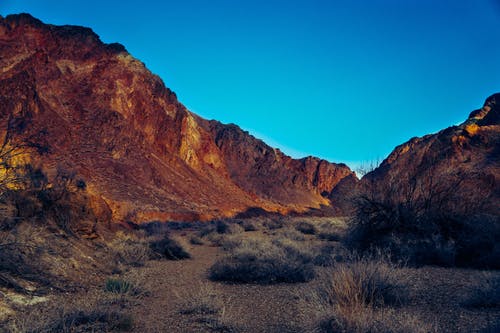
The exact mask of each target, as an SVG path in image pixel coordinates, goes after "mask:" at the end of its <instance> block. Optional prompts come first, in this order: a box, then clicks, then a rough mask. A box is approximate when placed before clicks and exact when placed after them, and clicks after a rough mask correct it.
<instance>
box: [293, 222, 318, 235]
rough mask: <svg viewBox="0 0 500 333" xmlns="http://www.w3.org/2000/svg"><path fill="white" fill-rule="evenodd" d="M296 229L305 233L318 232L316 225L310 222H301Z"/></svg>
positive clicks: (312, 233)
mask: <svg viewBox="0 0 500 333" xmlns="http://www.w3.org/2000/svg"><path fill="white" fill-rule="evenodd" d="M295 229H296V230H298V231H300V232H301V233H303V234H305V235H314V234H315V233H316V227H315V226H314V225H313V224H312V223H309V222H299V223H298V224H297V225H296V226H295Z"/></svg>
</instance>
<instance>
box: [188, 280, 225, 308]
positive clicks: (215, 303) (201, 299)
mask: <svg viewBox="0 0 500 333" xmlns="http://www.w3.org/2000/svg"><path fill="white" fill-rule="evenodd" d="M222 308H223V303H222V301H221V300H220V298H218V296H217V292H216V290H215V289H214V287H212V286H211V285H210V284H208V283H204V284H201V285H200V286H199V287H197V288H194V290H192V291H191V292H189V293H188V294H187V295H183V296H182V303H181V305H180V310H179V312H180V313H181V314H202V315H207V314H218V313H219V312H220V311H221V310H222Z"/></svg>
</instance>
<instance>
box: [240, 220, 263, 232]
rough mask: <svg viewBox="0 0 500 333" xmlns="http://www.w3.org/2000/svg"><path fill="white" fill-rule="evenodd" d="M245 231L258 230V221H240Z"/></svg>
mask: <svg viewBox="0 0 500 333" xmlns="http://www.w3.org/2000/svg"><path fill="white" fill-rule="evenodd" d="M240 225H241V227H242V228H243V230H244V231H245V232H249V231H257V230H259V226H258V222H257V221H254V220H250V219H246V220H242V221H241V223H240Z"/></svg>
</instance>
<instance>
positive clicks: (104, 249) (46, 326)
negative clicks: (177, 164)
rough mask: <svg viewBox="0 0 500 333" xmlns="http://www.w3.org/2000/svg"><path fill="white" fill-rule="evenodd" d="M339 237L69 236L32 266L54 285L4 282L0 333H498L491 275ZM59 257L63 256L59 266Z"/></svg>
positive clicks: (320, 233)
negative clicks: (413, 260) (363, 251)
mask: <svg viewBox="0 0 500 333" xmlns="http://www.w3.org/2000/svg"><path fill="white" fill-rule="evenodd" d="M346 228H347V226H346V222H345V219H342V218H319V217H309V218H298V217H297V218H283V217H262V218H254V219H246V220H244V219H242V220H224V221H218V222H214V223H170V224H151V225H148V226H143V228H141V229H140V230H123V231H119V232H118V234H117V235H118V237H115V239H113V240H110V241H107V240H88V241H86V242H88V243H89V245H87V246H88V248H86V249H85V247H82V245H81V241H79V242H72V241H71V239H70V238H71V236H68V237H67V238H66V239H64V241H63V242H61V244H65V246H64V247H66V250H64V247H63V246H61V247H60V248H51V249H47V250H48V251H49V252H51V253H52V257H50V258H52V259H54V258H55V256H57V257H58V258H59V261H56V260H51V261H45V260H46V259H41V261H40V262H39V264H40V265H42V266H43V265H47V266H44V267H46V269H47V271H50V272H57V271H58V269H60V268H61V267H64V269H65V270H66V274H65V275H64V276H65V278H64V280H61V281H56V280H57V279H55V280H54V281H51V280H50V279H51V278H50V276H51V275H50V274H47V275H46V276H47V279H48V280H46V281H43V280H41V279H38V280H37V279H32V278H31V277H30V276H25V277H24V279H19V278H12V279H13V280H14V281H12V280H11V282H12V284H11V285H10V286H9V285H8V284H6V283H2V286H3V287H2V289H1V292H0V296H1V298H0V306H1V307H2V311H1V313H2V324H1V326H0V327H1V328H2V331H3V332H101V331H129V332H498V331H499V329H500V326H499V323H500V297H499V290H500V289H499V284H498V282H499V281H500V272H499V271H495V270H478V269H465V268H446V267H438V266H422V267H412V266H410V265H408V264H406V263H404V262H397V263H394V261H390V260H388V254H384V253H378V254H376V255H371V256H369V257H366V256H360V255H357V254H354V253H352V251H350V250H348V249H346V248H345V247H344V245H343V242H342V241H343V237H345V233H346ZM24 232H31V233H32V234H37V233H38V235H43V232H44V231H43V230H39V231H35V230H33V229H29V230H27V231H26V230H25V231H24ZM116 238H118V239H116ZM165 239H168V241H167V242H165V241H163V242H162V240H165ZM40 241H41V240H40ZM31 242H32V243H31V244H32V245H33V242H37V240H36V237H33V238H32V240H31ZM55 243H56V242H53V244H55ZM3 244H7V243H6V242H4V243H3ZM96 244H98V245H96ZM152 244H153V245H152ZM33 246H34V245H33ZM91 249H92V250H93V251H95V253H94V255H93V258H92V260H91V262H90V263H89V262H85V260H82V262H77V260H78V259H77V258H79V256H75V255H74V253H75V251H76V252H78V253H81V256H80V257H82V258H83V257H85V256H87V254H90V253H89V251H90V250H91ZM58 251H60V253H56V252H58ZM21 252H22V251H21ZM63 252H66V253H73V255H72V256H69V255H68V256H67V258H64V257H63V256H62V253H63ZM19 255H20V256H22V255H23V253H20V254H19ZM75 258H76V259H75ZM87 259H89V258H87ZM67 261H72V263H71V265H73V272H71V266H65V265H66V264H67V263H66V262H67ZM51 265H53V266H57V265H61V267H59V268H58V267H51ZM17 276H20V275H17ZM59 276H61V275H59ZM16 281H17V284H18V286H17V288H14V287H13V285H14V284H15V283H16ZM3 282H5V281H3ZM61 286H62V287H61Z"/></svg>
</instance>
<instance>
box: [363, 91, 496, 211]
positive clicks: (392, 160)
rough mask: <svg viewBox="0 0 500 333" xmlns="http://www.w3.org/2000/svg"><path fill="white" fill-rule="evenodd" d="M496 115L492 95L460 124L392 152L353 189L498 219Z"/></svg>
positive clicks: (405, 144) (414, 140) (415, 139)
mask: <svg viewBox="0 0 500 333" xmlns="http://www.w3.org/2000/svg"><path fill="white" fill-rule="evenodd" d="M499 112H500V94H494V95H492V96H490V97H489V98H487V99H486V101H485V103H484V105H483V107H482V108H481V109H479V110H475V111H473V112H472V113H471V114H470V116H469V118H468V119H467V120H466V121H465V122H464V123H462V124H460V125H458V126H452V127H449V128H447V129H444V130H442V131H440V132H438V133H436V134H430V135H426V136H424V137H421V138H413V139H411V140H410V141H408V142H406V143H404V144H402V145H400V146H398V147H396V148H395V149H394V151H393V152H392V153H391V154H390V155H389V156H388V157H387V158H386V159H385V160H384V161H383V162H382V164H381V165H380V166H379V167H378V168H377V169H375V170H374V171H373V172H371V173H369V174H368V175H366V176H365V177H364V178H363V179H362V180H361V181H360V184H359V186H363V187H365V189H366V188H368V187H374V188H376V189H377V190H378V191H386V192H390V193H391V194H392V195H393V196H399V199H400V200H399V201H401V202H407V203H410V204H411V200H415V199H418V200H425V201H424V202H428V203H429V205H438V204H439V205H441V204H442V205H443V209H447V210H448V211H447V213H457V214H465V215H471V216H472V215H477V214H487V215H489V216H496V217H498V216H500V185H499V180H500V118H499ZM372 184H375V185H372ZM359 186H358V188H359ZM438 201H441V202H438Z"/></svg>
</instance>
